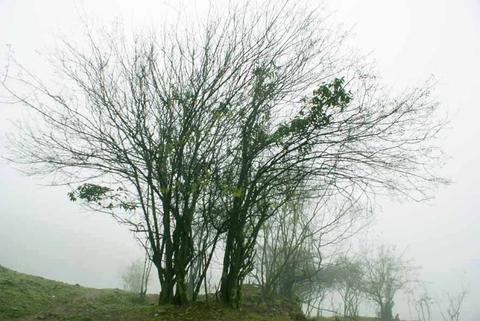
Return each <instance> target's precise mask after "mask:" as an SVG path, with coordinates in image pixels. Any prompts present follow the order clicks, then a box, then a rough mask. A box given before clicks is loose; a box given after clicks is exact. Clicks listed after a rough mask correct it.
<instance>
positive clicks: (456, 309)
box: [440, 289, 467, 321]
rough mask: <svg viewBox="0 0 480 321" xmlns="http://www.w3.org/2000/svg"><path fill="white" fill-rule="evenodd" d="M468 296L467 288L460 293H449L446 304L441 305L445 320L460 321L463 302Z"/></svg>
mask: <svg viewBox="0 0 480 321" xmlns="http://www.w3.org/2000/svg"><path fill="white" fill-rule="evenodd" d="M466 296H467V290H466V289H462V290H461V291H459V292H458V293H455V294H451V293H447V294H446V297H447V302H446V306H445V307H444V308H443V307H440V314H441V315H442V319H443V321H460V320H461V319H460V313H461V311H462V304H463V301H464V300H465V297H466Z"/></svg>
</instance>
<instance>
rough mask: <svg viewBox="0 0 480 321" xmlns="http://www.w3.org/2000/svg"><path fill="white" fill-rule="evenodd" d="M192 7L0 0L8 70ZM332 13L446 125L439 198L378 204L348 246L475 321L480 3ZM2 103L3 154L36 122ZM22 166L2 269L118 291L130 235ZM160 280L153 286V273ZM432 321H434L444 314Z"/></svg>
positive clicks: (136, 254) (1, 216) (3, 190)
mask: <svg viewBox="0 0 480 321" xmlns="http://www.w3.org/2000/svg"><path fill="white" fill-rule="evenodd" d="M309 3H311V4H312V6H313V5H316V2H315V1H310V2H309ZM185 4H187V1H181V2H176V3H175V2H168V1H160V2H155V1H147V0H145V1H138V2H137V3H136V4H134V3H133V2H126V1H125V2H124V1H115V0H108V1H102V2H94V1H90V0H84V1H61V0H51V1H44V2H35V1H32V0H24V1H14V0H0V68H1V69H0V70H2V71H3V68H4V67H5V65H6V61H7V59H6V58H7V57H8V56H9V55H13V56H14V57H15V59H16V60H17V61H19V62H20V63H21V64H24V65H25V67H26V68H27V69H28V70H33V71H34V72H35V73H40V72H42V70H47V71H48V68H47V67H45V66H43V65H41V62H42V59H43V57H42V54H43V53H45V52H48V51H49V50H52V48H54V47H55V45H56V44H57V43H56V41H57V40H58V37H57V36H58V35H66V36H68V37H70V38H72V39H74V40H76V39H77V37H76V35H79V34H81V32H82V31H81V29H80V28H81V26H82V25H83V23H84V21H82V19H83V18H85V17H87V18H88V19H91V20H92V21H93V22H94V23H98V24H99V25H111V24H112V23H115V21H118V20H119V21H123V22H124V23H125V29H126V30H127V32H126V33H127V34H128V33H129V32H130V31H131V30H135V31H137V30H149V29H150V28H152V29H154V28H160V27H161V25H162V21H159V20H162V19H161V18H159V17H158V16H157V14H156V13H159V15H160V16H163V17H165V16H167V17H166V18H165V19H166V20H168V19H169V18H170V19H175V16H171V14H172V12H175V11H176V10H179V9H180V8H182V5H185ZM208 5H209V1H201V2H196V3H195V5H194V6H193V7H195V8H194V9H191V10H192V12H187V13H185V16H187V17H188V15H189V14H192V15H193V14H195V13H198V14H199V15H205V12H206V11H207V8H208ZM220 6H221V5H220ZM325 6H326V8H327V9H325V10H327V11H329V12H332V17H333V18H332V19H333V20H332V21H333V22H335V23H338V24H341V25H342V27H343V28H344V29H345V30H350V36H349V39H348V43H349V44H350V45H351V46H352V47H353V48H354V51H355V52H359V53H360V54H361V55H365V56H367V57H368V58H367V60H368V61H372V60H373V61H374V66H375V67H376V74H377V75H379V76H380V77H381V79H380V84H381V85H383V86H385V88H389V89H390V90H389V91H390V92H393V93H397V92H401V91H402V90H404V89H408V88H413V87H416V86H422V85H423V84H424V83H425V82H426V81H428V80H430V79H432V78H433V83H434V86H433V88H434V89H433V95H434V99H435V100H436V101H438V102H439V104H440V107H439V110H440V112H441V115H440V116H446V118H447V119H448V125H447V126H446V129H444V130H443V131H442V132H441V135H440V136H441V139H438V141H437V145H438V146H439V147H440V148H441V149H442V150H443V151H444V152H445V154H446V157H445V159H444V160H443V163H444V165H443V166H442V167H441V169H440V170H439V171H438V172H439V176H440V177H443V178H447V179H449V180H451V183H450V184H448V185H441V186H439V187H438V188H436V189H434V191H433V192H432V195H433V198H432V199H429V200H426V201H422V202H416V201H414V200H411V201H409V200H401V201H397V200H395V199H391V198H389V197H386V196H385V197H384V196H381V195H379V196H375V197H374V198H375V199H376V201H377V203H376V204H375V208H374V209H375V211H374V213H373V217H372V223H371V224H369V225H368V226H367V227H366V228H365V229H363V230H362V231H361V232H360V233H359V234H358V235H356V236H355V237H353V238H352V240H351V241H350V244H351V246H352V248H356V247H359V246H360V245H361V244H363V243H368V242H373V243H376V244H386V245H392V246H395V247H396V249H397V250H399V251H400V252H403V251H404V253H405V254H404V256H405V258H406V259H408V260H409V261H410V262H411V263H412V265H413V266H415V267H418V269H416V270H415V278H416V279H418V280H421V281H422V283H424V284H425V285H426V287H427V288H428V290H429V293H430V294H431V296H432V297H433V298H435V299H438V300H444V299H445V293H456V292H458V291H459V290H461V289H462V288H465V287H466V288H467V290H468V294H467V296H466V298H465V302H464V306H463V310H462V320H463V321H478V320H480V309H479V308H478V307H477V304H476V303H477V302H479V301H480V236H479V235H480V215H478V208H479V207H480V188H479V182H480V169H479V168H478V164H480V148H479V144H478V139H479V138H480V126H479V125H478V119H479V117H480V108H478V105H479V104H478V98H477V97H476V95H477V94H478V93H480V80H479V79H478V76H477V73H479V72H480V59H479V57H480V1H479V0H460V1H455V2H454V1H447V0H442V1H434V0H426V1H421V2H420V1H413V0H402V1H395V2H388V3H387V2H385V1H382V0H371V1H363V2H359V1H352V0H326V1H325ZM190 8H191V7H190ZM327 11H325V12H327ZM169 13H170V16H169ZM39 53H40V54H39ZM43 68H45V69H43ZM48 75H50V74H48ZM48 80H50V79H49V78H47V81H48ZM3 96H4V95H2V94H1V92H0V137H1V139H0V156H3V155H4V154H5V153H6V145H7V140H6V139H5V136H6V135H7V134H9V133H10V134H11V133H12V131H13V130H14V128H15V127H14V126H13V125H12V121H13V122H14V121H18V120H21V119H23V118H24V117H26V115H27V114H28V113H27V112H25V108H24V107H22V106H21V104H10V103H7V102H6V101H5V100H4V99H3ZM19 169H21V167H20V166H17V165H15V164H12V163H10V162H8V161H6V160H1V161H0V181H1V183H0V222H1V223H0V226H1V230H0V265H2V266H4V267H7V268H9V269H13V270H15V271H18V272H22V273H27V274H33V275H37V276H42V277H45V278H48V279H52V280H57V281H62V282H67V283H71V284H76V283H78V284H80V285H82V286H86V287H95V288H122V280H121V277H120V275H121V273H122V271H123V270H124V269H125V268H126V267H127V266H128V265H129V264H130V263H131V262H132V261H134V260H137V259H142V258H143V255H144V250H143V248H141V247H140V246H139V244H138V243H137V242H136V240H135V238H134V236H133V234H132V232H130V231H129V229H128V227H127V226H125V225H121V224H119V223H117V222H115V220H113V219H112V218H111V217H109V216H108V215H105V214H102V213H95V212H91V211H87V210H85V209H83V208H82V207H81V206H79V205H78V204H77V203H75V202H71V201H69V199H68V197H67V193H68V192H70V191H71V190H70V188H68V187H66V186H53V187H52V186H48V185H49V184H50V183H51V182H52V181H53V178H52V177H51V176H46V177H45V178H40V177H37V176H27V175H25V174H22V173H21V171H20V170H19ZM215 260H217V261H221V258H215ZM152 275H153V277H152V279H155V273H154V272H153V270H152ZM157 283H158V282H157V281H154V282H152V284H154V285H153V286H152V287H151V289H150V290H149V292H154V291H155V290H156V289H158V285H157ZM436 308H437V307H436V306H434V307H433V310H435V309H436ZM366 310H369V311H373V310H374V309H370V308H368V307H367V308H366ZM394 310H395V311H398V313H399V314H400V317H402V319H405V320H415V313H414V310H413V309H412V307H411V304H410V303H409V302H407V299H406V297H403V296H402V300H401V302H400V300H398V302H396V304H395V308H394ZM433 316H434V318H433V320H436V319H435V317H436V316H437V317H438V314H433Z"/></svg>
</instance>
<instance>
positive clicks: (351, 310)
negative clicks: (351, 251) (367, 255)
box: [335, 256, 365, 320]
mask: <svg viewBox="0 0 480 321" xmlns="http://www.w3.org/2000/svg"><path fill="white" fill-rule="evenodd" d="M335 266H336V267H337V268H338V269H339V272H338V273H337V275H336V276H337V277H336V280H335V287H336V289H337V291H338V293H339V294H340V297H341V299H342V303H343V316H344V317H345V318H348V319H350V320H358V317H359V307H360V303H361V301H362V299H364V293H363V290H364V289H363V282H364V273H365V271H364V269H363V265H362V262H361V260H356V259H352V258H348V257H347V256H341V257H339V258H338V259H337V261H336V264H335Z"/></svg>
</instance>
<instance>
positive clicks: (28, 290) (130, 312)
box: [0, 266, 304, 321]
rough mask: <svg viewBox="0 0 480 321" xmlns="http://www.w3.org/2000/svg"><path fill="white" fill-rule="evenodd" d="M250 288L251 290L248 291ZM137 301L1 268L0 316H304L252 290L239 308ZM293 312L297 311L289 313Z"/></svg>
mask: <svg viewBox="0 0 480 321" xmlns="http://www.w3.org/2000/svg"><path fill="white" fill-rule="evenodd" d="M249 292H251V293H249ZM155 301H156V297H155V296H148V297H147V298H146V300H145V301H144V302H141V301H140V300H139V298H138V296H137V295H135V294H132V293H129V292H125V291H122V290H118V289H91V288H85V287H82V286H76V285H70V284H66V283H62V282H56V281H51V280H47V279H44V278H41V277H36V276H31V275H26V274H22V273H18V272H15V271H12V270H9V269H7V268H4V267H2V266H0V320H1V321H4V320H52V321H53V320H72V321H103V320H105V321H107V320H108V321H110V320H112V321H113V320H115V321H117V320H118V321H121V320H131V321H144V320H145V321H147V320H148V321H155V320H158V321H161V320H166V321H215V320H219V321H220V320H226V321H237V320H254V321H261V320H262V321H296V320H302V319H304V317H303V316H302V315H301V313H299V312H298V309H295V308H294V307H293V306H292V305H289V304H287V303H277V304H265V303H262V301H263V300H261V297H260V296H259V295H258V293H255V291H246V295H245V304H244V306H243V307H242V308H241V309H240V310H233V309H227V308H225V307H222V306H221V305H220V304H218V303H214V302H198V303H194V304H192V305H189V306H186V307H175V306H158V305H155ZM292 311H297V312H292Z"/></svg>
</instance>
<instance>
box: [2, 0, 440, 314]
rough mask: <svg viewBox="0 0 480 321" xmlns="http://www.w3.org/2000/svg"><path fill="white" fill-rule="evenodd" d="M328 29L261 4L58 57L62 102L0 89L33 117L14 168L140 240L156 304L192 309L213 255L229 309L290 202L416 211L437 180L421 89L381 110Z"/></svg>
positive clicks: (103, 40) (285, 7)
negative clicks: (395, 197) (387, 196)
mask: <svg viewBox="0 0 480 321" xmlns="http://www.w3.org/2000/svg"><path fill="white" fill-rule="evenodd" d="M327 22H328V21H327V20H325V19H322V17H320V16H319V12H318V11H315V10H310V11H308V10H303V11H302V10H300V9H299V7H298V6H296V5H295V4H294V3H293V2H289V1H285V2H274V1H271V2H268V3H266V4H265V7H264V8H263V9H261V10H259V9H257V8H255V7H254V6H253V5H252V4H251V3H249V4H246V5H245V6H244V7H232V8H230V9H229V10H228V12H227V13H226V14H224V15H219V16H218V17H213V18H211V19H210V20H209V21H207V22H206V23H203V24H201V25H199V26H193V27H192V28H188V27H186V28H185V29H186V31H183V30H182V31H179V30H174V31H164V32H163V33H160V34H158V35H155V36H152V37H134V39H133V40H132V39H129V38H128V37H126V36H125V35H123V34H121V33H115V32H112V33H107V34H106V35H103V36H101V37H96V36H94V35H92V34H89V35H88V37H87V48H86V49H79V48H82V47H83V46H76V45H75V44H73V43H69V42H65V43H64V44H65V46H64V50H63V52H60V53H59V54H58V55H57V56H56V57H54V61H55V66H56V68H57V72H58V74H59V77H60V82H61V83H62V84H63V86H62V87H60V88H59V87H55V86H50V85H47V84H46V83H45V82H42V81H40V80H39V79H38V78H37V77H36V76H34V75H31V74H29V73H28V71H27V70H23V75H21V76H19V77H16V75H15V74H12V73H10V74H8V75H6V77H2V78H4V81H3V84H4V85H5V86H6V88H7V89H9V88H11V87H10V86H9V84H11V83H12V82H14V81H18V82H20V83H21V85H22V86H23V87H22V88H24V89H26V90H25V92H23V93H22V92H19V91H12V90H11V89H10V93H11V94H12V95H14V96H15V97H16V98H17V99H18V100H20V101H21V102H22V103H23V104H25V105H27V106H29V107H30V108H31V109H32V110H34V111H36V115H37V116H38V119H36V122H35V123H34V124H31V125H30V126H24V127H23V131H21V133H20V134H19V136H20V137H19V138H16V139H14V147H13V149H14V150H13V154H12V155H13V156H12V160H14V161H15V162H17V163H20V164H24V165H25V166H26V170H27V171H28V172H29V173H31V174H54V175H56V176H55V177H56V178H57V179H58V181H59V182H60V183H64V184H70V185H72V188H73V191H72V192H71V193H70V194H69V196H70V198H71V199H72V200H81V201H83V202H84V203H85V204H87V206H89V207H91V208H93V209H95V210H98V211H102V212H106V213H109V214H110V215H112V216H113V217H115V218H116V219H117V220H119V221H120V222H122V223H125V224H128V225H129V226H131V228H132V230H133V231H134V232H135V233H138V234H140V235H141V236H142V237H144V241H145V242H146V243H148V246H149V248H150V249H151V253H152V257H151V259H152V261H153V264H154V265H155V267H156V269H157V274H158V278H159V280H160V284H161V295H160V301H161V302H166V303H172V302H174V303H178V304H184V303H186V302H188V301H189V299H194V298H195V297H196V294H198V291H199V290H200V287H201V285H202V282H203V281H204V279H205V276H206V274H207V269H208V268H209V266H210V262H211V258H212V256H213V253H214V251H215V250H216V249H217V248H218V247H217V244H218V243H219V242H221V243H222V245H223V261H222V275H221V283H220V297H221V299H222V301H223V302H224V303H225V304H228V305H232V306H238V304H239V302H240V298H241V286H242V283H243V280H244V279H245V277H246V276H247V275H248V274H249V273H250V272H251V271H252V269H253V267H254V262H255V249H256V245H257V238H258V236H259V233H260V231H261V229H262V227H263V226H264V224H265V223H266V222H267V221H268V220H269V219H270V218H272V217H275V216H276V215H277V214H278V213H279V211H280V210H281V209H282V207H283V206H285V204H287V203H288V202H290V201H291V200H293V199H297V198H299V197H301V195H309V197H313V198H315V197H317V198H322V197H324V195H325V192H326V191H328V193H327V194H329V195H340V196H341V197H344V198H347V199H349V200H351V201H352V202H354V203H357V202H359V203H363V204H367V203H369V202H371V199H372V198H371V197H372V195H374V194H375V193H378V192H383V191H389V192H392V193H394V194H400V195H406V196H408V197H410V198H415V199H422V198H424V197H426V196H428V195H429V188H430V187H431V186H433V185H435V184H436V183H438V182H439V181H440V180H439V179H438V177H437V176H436V175H434V174H432V171H431V165H433V164H435V163H436V162H437V161H438V157H439V155H438V153H437V149H436V148H435V145H434V141H435V138H436V136H437V133H438V131H439V130H440V129H441V128H442V125H443V124H442V123H441V122H439V121H438V120H437V119H436V116H435V115H436V107H437V104H436V102H435V101H433V100H432V99H431V98H430V89H431V88H430V86H429V85H425V86H423V87H421V88H414V89H412V90H408V91H405V92H404V93H403V94H401V95H399V96H396V97H393V98H390V97H389V96H388V95H387V94H386V93H385V92H384V91H383V90H382V89H381V88H380V86H379V85H378V83H377V80H376V78H375V77H374V76H372V75H371V72H370V70H369V69H368V68H367V67H365V66H363V65H362V62H361V61H359V60H355V59H351V58H348V55H347V54H344V51H343V49H342V48H343V47H342V41H343V39H344V35H342V34H338V33H335V32H333V31H332V28H328V26H327ZM32 92H33V94H32ZM202 233H204V234H202ZM200 235H202V236H200ZM189 284H190V285H189ZM189 293H190V294H189Z"/></svg>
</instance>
